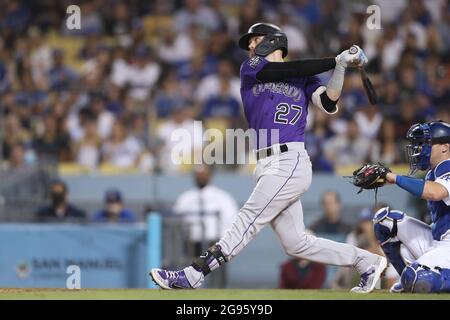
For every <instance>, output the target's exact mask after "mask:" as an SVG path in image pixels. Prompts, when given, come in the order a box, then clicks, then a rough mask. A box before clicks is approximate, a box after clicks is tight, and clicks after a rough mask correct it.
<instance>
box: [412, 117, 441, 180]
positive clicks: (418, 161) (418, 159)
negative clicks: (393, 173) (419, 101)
mask: <svg viewBox="0 0 450 320" xmlns="http://www.w3.org/2000/svg"><path fill="white" fill-rule="evenodd" d="M406 139H408V140H410V142H411V143H410V144H409V145H407V146H406V155H407V157H408V161H409V165H410V168H411V170H410V174H413V173H414V172H416V171H417V170H427V169H428V168H429V167H430V156H431V146H432V145H433V144H442V143H450V124H448V123H446V122H443V121H435V122H428V123H417V124H414V125H412V126H411V128H409V130H408V132H407V133H406Z"/></svg>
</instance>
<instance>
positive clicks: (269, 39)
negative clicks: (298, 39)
mask: <svg viewBox="0 0 450 320" xmlns="http://www.w3.org/2000/svg"><path fill="white" fill-rule="evenodd" d="M256 36H264V38H263V40H262V41H261V42H260V43H259V44H258V45H257V46H256V47H255V54H256V55H257V56H261V57H265V56H267V55H268V54H270V53H272V52H274V51H275V50H277V49H281V50H282V51H283V58H284V57H286V56H287V54H288V41H287V37H286V34H284V33H283V32H282V31H281V29H280V28H279V27H277V26H276V25H274V24H271V23H256V24H254V25H252V26H251V27H250V29H248V32H247V33H246V34H244V35H243V36H242V37H241V38H240V39H239V47H240V48H241V49H244V50H247V51H248V45H249V42H250V39H251V38H252V37H256Z"/></svg>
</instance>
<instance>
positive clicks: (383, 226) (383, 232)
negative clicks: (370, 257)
mask: <svg viewBox="0 0 450 320" xmlns="http://www.w3.org/2000/svg"><path fill="white" fill-rule="evenodd" d="M404 218H405V214H404V213H403V212H401V211H399V210H391V209H390V208H389V207H384V208H381V209H380V210H378V211H377V212H376V213H375V216H374V218H373V228H374V231H375V237H376V238H377V240H378V242H379V243H380V245H381V246H383V245H384V244H386V243H388V242H392V241H398V239H397V232H398V228H397V224H398V223H399V222H401V221H403V219H404Z"/></svg>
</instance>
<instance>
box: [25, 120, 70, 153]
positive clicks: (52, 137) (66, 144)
mask: <svg viewBox="0 0 450 320" xmlns="http://www.w3.org/2000/svg"><path fill="white" fill-rule="evenodd" d="M62 125H63V123H61V121H58V118H57V117H56V116H55V115H54V114H48V115H46V116H45V117H44V119H43V121H42V122H41V123H40V124H39V127H37V129H36V136H35V138H34V140H33V148H34V149H35V150H36V154H37V155H38V157H39V158H40V159H47V160H52V161H59V160H65V159H68V158H69V157H70V152H71V145H70V136H69V134H68V133H67V132H64V131H63V128H62Z"/></svg>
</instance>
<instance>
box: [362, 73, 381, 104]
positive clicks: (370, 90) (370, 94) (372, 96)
mask: <svg viewBox="0 0 450 320" xmlns="http://www.w3.org/2000/svg"><path fill="white" fill-rule="evenodd" d="M358 70H359V74H360V75H361V81H362V83H363V86H364V91H365V92H366V96H367V98H368V99H369V102H370V103H371V104H377V102H378V96H377V92H376V91H375V88H374V87H373V84H372V82H371V81H370V79H369V77H368V76H367V73H366V70H364V68H362V67H360V68H358Z"/></svg>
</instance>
